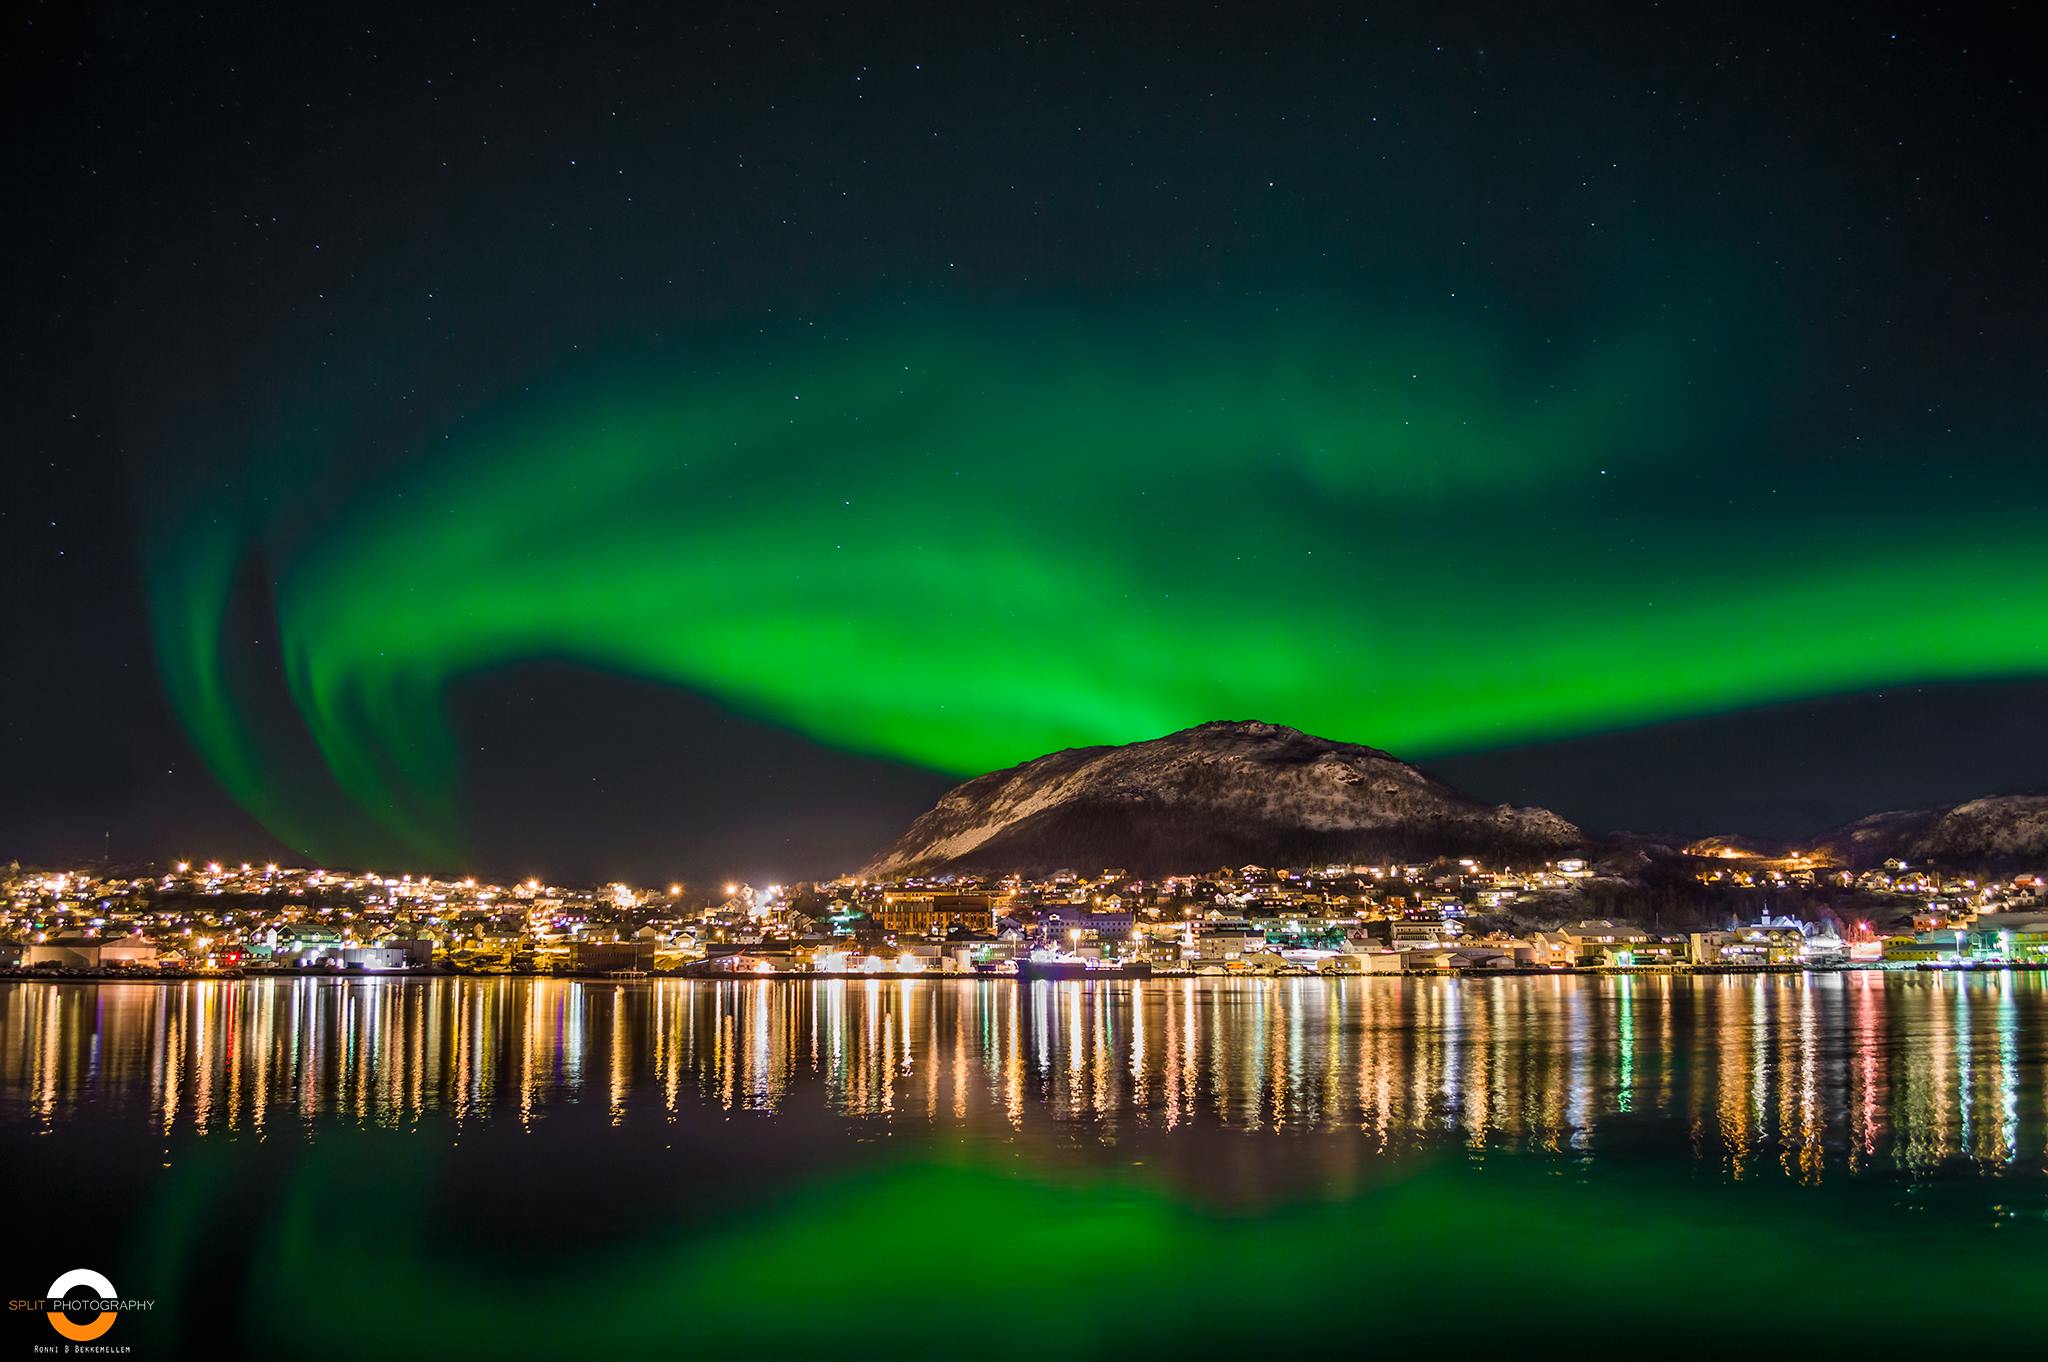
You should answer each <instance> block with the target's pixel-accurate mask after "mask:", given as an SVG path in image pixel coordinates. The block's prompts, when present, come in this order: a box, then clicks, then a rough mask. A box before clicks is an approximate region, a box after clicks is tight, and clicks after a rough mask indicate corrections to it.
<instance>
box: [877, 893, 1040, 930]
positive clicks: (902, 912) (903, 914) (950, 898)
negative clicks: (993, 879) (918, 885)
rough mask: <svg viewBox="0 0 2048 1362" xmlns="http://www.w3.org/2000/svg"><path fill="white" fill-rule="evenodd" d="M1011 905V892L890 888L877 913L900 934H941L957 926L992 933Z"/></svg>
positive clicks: (886, 927)
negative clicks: (997, 916)
mask: <svg viewBox="0 0 2048 1362" xmlns="http://www.w3.org/2000/svg"><path fill="white" fill-rule="evenodd" d="M1009 906H1010V896H1009V895H1007V894H964V893H941V892H938V891H934V890H906V891H902V892H897V891H894V890H892V891H890V892H888V893H885V894H883V895H882V907H881V909H880V911H879V912H878V913H877V914H876V916H877V918H878V919H879V920H880V922H881V924H882V926H883V928H884V929H885V930H888V931H892V932H894V933H896V934H897V935H898V936H930V935H932V934H933V933H937V934H939V935H941V936H944V935H948V934H950V933H951V932H952V931H953V930H954V929H955V928H959V927H964V928H966V929H967V930H968V931H970V932H979V933H981V934H982V935H992V934H993V933H994V932H995V929H996V914H997V913H999V912H1003V911H1006V910H1007V909H1008V908H1009Z"/></svg>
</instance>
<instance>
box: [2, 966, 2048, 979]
mask: <svg viewBox="0 0 2048 1362" xmlns="http://www.w3.org/2000/svg"><path fill="white" fill-rule="evenodd" d="M2044 970H2048V963H2034V962H2026V961H2015V962H1996V963H1994V962H1984V963H1976V962H1970V963H1964V964H1953V965H1936V964H1929V963H1926V962H1921V961H1912V962H1902V963H1899V964H1894V965H1886V964H1883V963H1878V962H1872V963H1858V964H1846V965H1677V966H1673V965H1661V966H1654V967H1645V968H1638V969H1611V968H1604V967H1601V966H1596V965H1562V966H1556V967H1522V968H1513V969H1487V970H1414V971H1402V972H1389V973H1374V972H1371V971H1367V970H1328V971H1322V970H1308V971H1300V972H1295V971H1288V972H1284V973H1283V972H1280V971H1271V972H1254V971H1249V970H1243V971H1230V972H1220V973H1219V972H1214V971H1211V972H1204V971H1201V970H1189V969H1159V968H1153V969H1149V970H1144V971H1129V972H1126V971H1124V970H1117V969H1104V970H1089V971H1085V972H1077V973H1073V974H1062V975H1053V976H1047V975H1037V976H1033V975H1031V974H993V973H990V974H983V973H974V974H946V973H940V972H937V971H932V972H922V971H920V972H918V973H897V972H894V971H885V972H875V973H866V972H860V971H837V972H832V971H815V972H814V971H810V970H805V971H801V972H799V971H773V972H769V973H755V972H753V971H746V972H738V971H734V972H712V971H706V970H698V971H681V970H677V971H643V972H636V973H633V974H617V973H609V972H590V973H574V972H568V971H546V970H506V971H491V972H488V973H484V972H473V971H468V970H440V969H422V970H282V969H278V970H273V969H260V970H167V971H164V972H162V973H141V972H129V971H83V970H80V971H71V972H61V973H60V972H55V971H45V970H0V983H44V984H182V983H194V982H214V983H227V982H241V981H257V980H269V979H275V980H286V981H296V980H302V979H314V980H326V981H332V982H337V983H352V982H365V981H371V980H375V981H379V982H385V981H394V980H395V981H399V982H405V981H411V980H422V981H423V980H430V979H476V980H492V979H520V980H534V979H552V980H562V981H568V982H575V983H589V984H652V983H834V982H846V981H854V982H860V981H870V982H885V983H886V982H894V983H905V982H933V983H989V982H995V983H1001V982H1009V983H1040V982H1044V983H1062V984H1063V983H1092V982H1095V981H1098V980H1101V981H1111V982H1117V983H1126V982H1131V983H1142V982H1146V981H1148V980H1153V979H1222V980H1254V981H1256V980H1269V979H1272V980H1277V979H1320V980H1325V981H1328V980H1348V979H1458V980H1464V979H1480V980H1483V979H1531V978H1593V979H1636V978H1662V977H1672V978H1683V977H1691V976H1698V977H1707V978H1713V977H1725V976H1736V975H1760V974H1774V975H1795V974H1798V975H1806V974H1813V975H1834V974H1860V973H1872V972H1874V973H1879V974H1907V973H1912V974H1998V973H2004V972H2017V973H2037V972H2040V971H2044Z"/></svg>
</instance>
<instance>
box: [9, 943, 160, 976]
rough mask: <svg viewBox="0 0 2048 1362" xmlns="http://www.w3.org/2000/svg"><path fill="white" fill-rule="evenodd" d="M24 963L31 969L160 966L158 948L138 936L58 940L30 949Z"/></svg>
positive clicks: (34, 945) (22, 955)
mask: <svg viewBox="0 0 2048 1362" xmlns="http://www.w3.org/2000/svg"><path fill="white" fill-rule="evenodd" d="M21 963H22V964H23V965H24V966H25V967H27V968H29V969H35V968H36V967H38V966H41V967H43V968H46V969H108V968H111V967H113V966H117V965H125V966H131V967H141V966H152V965H155V964H156V946H155V944H154V943H152V942H148V941H144V940H143V939H142V938H140V937H135V936H57V937H52V938H50V939H49V940H48V941H38V942H36V943H34V944H33V945H30V946H28V947H26V948H25V949H24V950H23V951H22V953H21Z"/></svg>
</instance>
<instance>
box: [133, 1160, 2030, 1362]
mask: <svg viewBox="0 0 2048 1362" xmlns="http://www.w3.org/2000/svg"><path fill="white" fill-rule="evenodd" d="M468 1153H469V1151H467V1150H464V1149H462V1148H460V1147H457V1148H452V1149H451V1148H448V1147H444V1146H438V1145H434V1144H430V1143H426V1142H421V1141H416V1140H412V1139H402V1138H399V1137H394V1136H391V1135H388V1134H387V1135H376V1134H363V1135H351V1136H344V1137H341V1138H337V1139H332V1140H325V1139H323V1140H322V1141H320V1142H319V1143H318V1144H316V1145H311V1146H308V1147H306V1148H305V1149H304V1150H303V1152H302V1155H301V1156H300V1158H299V1161H298V1163H297V1165H296V1171H295V1172H294V1173H293V1175H292V1176H291V1177H290V1179H289V1180H288V1183H287V1185H286V1186H285V1187H284V1188H283V1189H282V1193H281V1195H280V1196H279V1197H278V1198H277V1200H276V1201H275V1202H274V1203H272V1204H271V1205H270V1206H269V1208H268V1209H267V1210H266V1211H264V1212H263V1213H262V1218H261V1221H260V1223H259V1224H258V1225H257V1227H256V1230H255V1233H254V1236H253V1238H252V1240H251V1241H250V1243H249V1245H248V1250H249V1263H250V1273H249V1277H248V1280H247V1283H246V1291H245V1295H244V1299H243V1301H242V1302H241V1303H240V1306H239V1311H238V1314H239V1320H240V1327H241V1328H242V1329H243V1330H244V1332H245V1335H246V1337H247V1338H248V1340H249V1341H250V1342H251V1343H252V1344H255V1345H258V1346H260V1347H261V1348H262V1349H263V1350H264V1351H265V1352H277V1351H282V1352H286V1353H294V1354H299V1355H305V1356H309V1357H350V1358H359V1357H411V1356H430V1355H440V1356H461V1355H486V1356H500V1357H597V1356H606V1355H621V1356H641V1355H654V1354H659V1355H674V1354H676V1353H677V1352H680V1351H694V1350H705V1349H716V1350H720V1351H745V1352H747V1353H750V1354H763V1353H765V1354H769V1355H785V1354H788V1355H797V1354H805V1353H811V1352H814V1351H816V1350H820V1349H833V1350H838V1351H845V1350H848V1349H852V1350H854V1351H857V1352H866V1351H882V1350H885V1349H886V1350H889V1351H892V1352H900V1351H908V1352H911V1353H918V1352H923V1351H928V1350H929V1351H936V1350H938V1349H941V1348H945V1349H953V1348H966V1349H971V1350H972V1351H974V1352H976V1353H979V1354H985V1355H988V1356H999V1357H1013V1356H1029V1355H1038V1354H1043V1353H1046V1352H1048V1351H1057V1352H1060V1353H1072V1354H1081V1355H1089V1356H1094V1355H1108V1354H1124V1355H1130V1354H1132V1353H1138V1354H1141V1355H1153V1354H1156V1353H1160V1352H1163V1351H1169V1350H1171V1351H1186V1352H1193V1353H1195V1354H1197V1355H1207V1354H1209V1353H1215V1352H1224V1351H1242V1350H1247V1349H1254V1348H1258V1349H1270V1348H1271V1347H1273V1346H1275V1345H1276V1344H1277V1345H1284V1346H1301V1347H1308V1346H1316V1345H1327V1344H1329V1343H1341V1344H1344V1345H1346V1346H1360V1345H1366V1344H1370V1343H1375V1342H1377V1343H1385V1342H1388V1341H1394V1340H1398V1341H1407V1342H1424V1341H1432V1340H1433V1341H1436V1342H1440V1343H1444V1344H1446V1345H1449V1344H1456V1345H1457V1346H1465V1345H1469V1344H1470V1343H1472V1342H1473V1341H1475V1340H1500V1341H1502V1342H1507V1341H1509V1340H1528V1339H1531V1338H1575V1339H1579V1340H1581V1341H1583V1342H1587V1343H1593V1342H1603V1343H1604V1342H1608V1341H1612V1340H1613V1339H1615V1338H1633V1339H1637V1340H1639V1341H1644V1342H1647V1341H1650V1340H1652V1339H1654V1340H1656V1342H1657V1346H1658V1348H1659V1350H1660V1351H1661V1352H1666V1353H1669V1352H1678V1353H1687V1352H1690V1351H1694V1350H1706V1349H1710V1348H1721V1347H1737V1346H1741V1347H1745V1348H1754V1347H1757V1346H1769V1347H1772V1348H1777V1347H1783V1346H1789V1345H1793V1344H1802V1345H1811V1346H1816V1347H1827V1348H1829V1349H1830V1350H1834V1349H1838V1348H1839V1347H1840V1346H1841V1344H1842V1343H1843V1341H1844V1339H1845V1337H1846V1338H1851V1339H1853V1338H1859V1337H1862V1338H1869V1339H1871V1340H1873V1341H1875V1340H1877V1339H1882V1340H1884V1341H1885V1342H1886V1343H1888V1344H1891V1345H1894V1346H1896V1345H1900V1344H1906V1343H1927V1344H1932V1343H1934V1342H1937V1341H1939V1340H1942V1339H1945V1338H1947V1337H1948V1336H1950V1335H1951V1334H1953V1333H1954V1332H1955V1331H1956V1330H1957V1328H1958V1327H1960V1324H1961V1323H1962V1322H1960V1321H1959V1319H1958V1316H1957V1314H1956V1308H1955V1306H1954V1305H1953V1304H1952V1303H1950V1304H1942V1305H1940V1306H1938V1307H1934V1306H1931V1305H1930V1303H1929V1302H1928V1300H1927V1299H1926V1297H1925V1296H1924V1295H1923V1293H1920V1292H1916V1291H1902V1290H1899V1289H1897V1287H1896V1282H1897V1279H1898V1274H1899V1273H1900V1272H1901V1271H1902V1270H1904V1269H1907V1268H1908V1267H1909V1265H1910V1264H1913V1263H1939V1264H1940V1265H1941V1272H1942V1276H1943V1278H1944V1279H1945V1280H1949V1281H1955V1282H1967V1283H1968V1284H1969V1290H1968V1295H1969V1297H1970V1298H1971V1299H1974V1300H1982V1301H2018V1300H2023V1299H2026V1298H2027V1297H2026V1295H2025V1292H2026V1291H2027V1289H2028V1287H2029V1285H2030V1283H2032V1282H2033V1281H2035V1280H2038V1275H2039V1273H2040V1271H2041V1269H2042V1268H2043V1267H2044V1266H2048V1223H2044V1221H2043V1220H2042V1218H2041V1217H2040V1215H2039V1214H2038V1213H2037V1212H2036V1213H2030V1214H2029V1215H2027V1216H2026V1217H2024V1218H2016V1217H2012V1216H2010V1215H2006V1214H2003V1213H2000V1212H1997V1211H1996V1210H1995V1209H1992V1210H1988V1211H1986V1212H1984V1213H1981V1214H1960V1213H1956V1208H1955V1207H1950V1208H1949V1209H1948V1211H1947V1212H1945V1213H1942V1214H1935V1215H1929V1214H1926V1213H1925V1212H1926V1211H1927V1209H1928V1207H1927V1206H1925V1205H1922V1206H1921V1207H1919V1209H1918V1210H1913V1209H1907V1208H1904V1207H1902V1206H1900V1205H1898V1204H1894V1203H1891V1202H1887V1201H1885V1200H1882V1199H1879V1198H1874V1197H1872V1196H1870V1195H1868V1194H1867V1193H1868V1189H1863V1192H1864V1194H1862V1195H1848V1194H1845V1192H1844V1189H1841V1188H1835V1189H1819V1188H1806V1189H1801V1188H1796V1187H1793V1186H1791V1185H1789V1184H1786V1183H1783V1182H1778V1183H1769V1184H1740V1185H1728V1184H1725V1183H1716V1182H1714V1181H1711V1180H1703V1179H1699V1178H1696V1177H1695V1176H1692V1175H1691V1174H1689V1173H1687V1172H1683V1171H1675V1170H1674V1168H1673V1166H1672V1165H1670V1164H1668V1163H1666V1164H1658V1165H1635V1166H1629V1165H1612V1164H1603V1165H1600V1166H1597V1167H1595V1166H1592V1165H1587V1164H1580V1163H1567V1162H1562V1161H1559V1160H1555V1159H1536V1158H1522V1157H1507V1158H1502V1157H1499V1156H1494V1157H1490V1158H1488V1159H1487V1160H1485V1161H1484V1162H1483V1163H1482V1162H1476V1161H1465V1160H1460V1159H1456V1158H1438V1159H1430V1160H1417V1161H1408V1162H1401V1163H1395V1164H1389V1165H1387V1166H1385V1167H1384V1168H1383V1169H1381V1170H1380V1172H1379V1174H1378V1175H1377V1176H1376V1180H1374V1181H1372V1182H1370V1183H1369V1184H1367V1185H1365V1186H1363V1187H1362V1188H1353V1189H1351V1190H1349V1191H1346V1192H1343V1193H1341V1194H1336V1195H1330V1196H1326V1197H1302V1198H1298V1199H1295V1200H1293V1201H1290V1202H1286V1203H1283V1204H1280V1205H1277V1206H1272V1207H1268V1208H1264V1209H1261V1210H1258V1211H1246V1210H1241V1209H1240V1210H1226V1209H1219V1208H1217V1207H1215V1206H1212V1205H1207V1204H1203V1203H1200V1202H1197V1201H1195V1200H1191V1199H1189V1198H1188V1197H1186V1196H1184V1195H1183V1194H1181V1193H1179V1192H1177V1191H1176V1190H1174V1189H1173V1188H1172V1187H1170V1186H1169V1185H1167V1184H1166V1183H1165V1182H1164V1181H1163V1180H1161V1179H1160V1178H1158V1177H1156V1176H1154V1175H1153V1174H1152V1172H1151V1171H1150V1170H1149V1169H1137V1168H1128V1167H1122V1168H1114V1169H1109V1170H1102V1169H1095V1170H1087V1171H1073V1170H1066V1171H1059V1172H1051V1171H1047V1170H1045V1169H1042V1168H1034V1169H1029V1170H1020V1169H1019V1168H1018V1167H1017V1166H1015V1165H1014V1164H1012V1163H1010V1162H1009V1158H1010V1156H1008V1155H1005V1154H1004V1153H1002V1152H1001V1151H994V1152H991V1151H989V1150H987V1149H972V1148H969V1149H952V1148H944V1147H929V1148H924V1149H921V1150H918V1151H916V1152H914V1153H910V1154H908V1155H906V1156H901V1157H897V1158H895V1159H892V1160H886V1161H883V1162H880V1163H875V1164H869V1165H867V1166H863V1167H860V1168H856V1169H853V1170H850V1171H849V1170H840V1171H836V1172H831V1173H821V1174H818V1175H815V1176H810V1177H804V1178H799V1179H796V1180H794V1181H792V1182H791V1183H788V1184H786V1185H784V1186H783V1187H781V1188H779V1189H778V1190H776V1191H774V1192H772V1193H770V1194H768V1195H764V1196H761V1197H760V1198H759V1199H758V1201H757V1203H756V1204H753V1205H751V1206H748V1207H747V1208H746V1209H744V1210H743V1211H734V1210H727V1211H726V1212H725V1213H722V1214H720V1215H718V1216H716V1217H713V1218H710V1219H708V1220H705V1219H691V1220H689V1221H688V1222H687V1223H682V1224H677V1223H661V1217H660V1216H659V1215H658V1214H657V1215H656V1216H654V1217H652V1218H653V1219H654V1220H655V1221H656V1223H653V1224H648V1223H644V1221H641V1220H639V1219H638V1218H636V1217H635V1216H634V1215H633V1214H632V1213H631V1211H630V1209H629V1208H630V1207H632V1206H633V1205H634V1204H635V1203H636V1199H637V1196H636V1189H635V1185H634V1183H633V1181H632V1180H631V1179H630V1178H626V1177H623V1176H622V1177H621V1178H620V1180H619V1181H618V1183H617V1185H616V1187H615V1189H614V1195H610V1196H606V1197H603V1198H601V1199H600V1200H599V1201H597V1202H595V1203H593V1205H592V1206H591V1208H590V1217H591V1219H592V1220H593V1221H598V1222H611V1221H615V1220H616V1221H618V1222H619V1223H618V1224H617V1226H616V1228H617V1231H618V1233H617V1234H615V1235H612V1236H609V1237H602V1238H599V1239H598V1240H596V1241H594V1245H595V1246H591V1244H590V1243H586V1245H585V1246H584V1247H581V1248H578V1247H576V1246H575V1244H574V1243H573V1242H564V1243H562V1244H560V1245H559V1246H558V1247H557V1248H555V1249H553V1250H552V1251H550V1250H539V1251H536V1252H534V1253H533V1254H532V1255H531V1256H530V1257H526V1258H522V1259H520V1260H519V1261H517V1262H516V1263H508V1262H507V1261H506V1251H505V1246H504V1245H498V1244H490V1243H480V1242H475V1236H473V1235H468V1232H466V1231H465V1229H464V1228H463V1225H462V1223H461V1221H460V1219H459V1217H458V1218H456V1219H453V1220H451V1219H449V1218H448V1217H446V1216H445V1214H444V1213H442V1212H441V1211H438V1210H437V1209H436V1200H435V1193H436V1189H437V1180H438V1178H439V1176H440V1174H441V1172H442V1171H443V1170H444V1169H445V1168H446V1167H447V1166H448V1162H449V1161H452V1160H454V1159H458V1158H461V1157H466V1156H468ZM201 1162H202V1163H203V1162H205V1160H204V1159H202V1160H201ZM187 1176H196V1177H198V1178H200V1179H202V1180H208V1181H210V1178H209V1175H208V1174H207V1173H205V1172H203V1171H197V1170H195V1171H194V1172H193V1173H192V1174H188V1175H187ZM372 1189H374V1191H372ZM190 1190H191V1189H190V1188H186V1189H184V1190H183V1191H182V1192H181V1190H180V1189H179V1187H178V1186H177V1184H176V1182H173V1183H172V1185H171V1186H170V1187H168V1188H166V1190H165V1199H164V1201H163V1202H162V1203H161V1204H160V1205H159V1207H158V1211H159V1212H160V1226H161V1225H173V1224H176V1225H184V1226H186V1227H187V1228H188V1232H189V1234H188V1237H190V1234H196V1230H193V1229H192V1227H193V1226H194V1222H193V1221H192V1220H191V1219H190V1218H189V1217H190V1215H191V1212H192V1209H193V1203H192V1200H191V1198H190V1196H189V1195H187V1193H189V1192H190ZM505 1194H506V1195H508V1196H517V1195H519V1189H518V1188H516V1187H509V1186H508V1187H507V1188H506V1189H505ZM622 1208H624V1209H622ZM466 1236H467V1237H466ZM159 1243H160V1245H161V1246H163V1247H169V1244H168V1242H167V1241H162V1240H160V1241H159ZM195 1247H196V1241H195ZM178 1261H182V1262H183V1265H184V1271H185V1272H186V1273H187V1274H194V1273H196V1271H197V1270H198V1269H197V1265H198V1264H199V1263H202V1262H205V1261H207V1260H206V1258H205V1257H204V1255H202V1254H198V1253H191V1254H184V1255H174V1257H173V1259H171V1260H169V1261H164V1262H160V1263H159V1264H158V1266H157V1271H158V1273H159V1276H160V1278H161V1279H163V1280H169V1279H170V1278H169V1277H168V1276H163V1275H162V1274H164V1273H165V1272H167V1271H168V1272H173V1273H175V1271H176V1267H175V1264H176V1263H177V1262H178ZM215 1317H216V1318H222V1317H227V1316H220V1315H216V1316H215ZM1966 1324H1967V1330H1968V1335H1969V1337H1970V1338H1971V1340H1972V1341H1973V1342H1975V1343H1977V1344H1979V1345H1989V1344H1994V1343H1996V1342H1998V1341H2001V1340H2006V1339H2010V1340H2013V1341H2017V1339H2018V1337H2019V1335H2020V1333H2021V1331H2022V1330H2023V1329H2024V1328H2027V1327H2028V1326H2027V1325H2026V1323H2025V1321H2024V1320H2022V1319H2020V1318H2018V1317H2016V1316H2014V1315H2012V1314H2011V1313H2009V1312H2005V1311H1990V1312H1983V1313H1981V1314H1980V1313H1971V1314H1969V1316H1968V1318H1967V1321H1966ZM1845 1329H1847V1330H1850V1331H1852V1332H1851V1333H1849V1334H1847V1335H1845V1334H1844V1333H1843V1331H1844V1330H1845Z"/></svg>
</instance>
